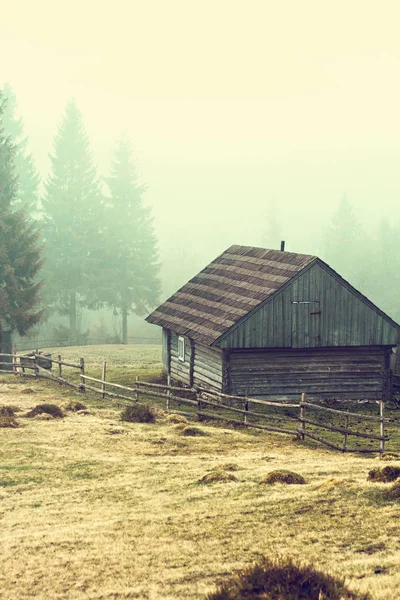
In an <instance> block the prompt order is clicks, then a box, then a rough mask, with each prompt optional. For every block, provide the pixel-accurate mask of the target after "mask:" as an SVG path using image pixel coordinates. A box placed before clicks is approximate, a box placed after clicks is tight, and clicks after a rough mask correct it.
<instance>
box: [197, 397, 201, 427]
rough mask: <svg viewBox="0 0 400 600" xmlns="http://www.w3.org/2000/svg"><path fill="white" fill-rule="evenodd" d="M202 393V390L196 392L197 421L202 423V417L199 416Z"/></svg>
mask: <svg viewBox="0 0 400 600" xmlns="http://www.w3.org/2000/svg"><path fill="white" fill-rule="evenodd" d="M200 395H201V392H200V390H197V391H196V399H197V419H198V420H199V421H201V415H200V414H199V413H200V411H201V400H200Z"/></svg>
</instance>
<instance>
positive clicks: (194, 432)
mask: <svg viewBox="0 0 400 600" xmlns="http://www.w3.org/2000/svg"><path fill="white" fill-rule="evenodd" d="M181 435H183V436H185V437H206V436H209V435H210V434H209V433H207V432H206V431H204V430H203V429H200V428H199V427H194V426H190V425H189V426H188V427H184V428H183V429H182V431H181Z"/></svg>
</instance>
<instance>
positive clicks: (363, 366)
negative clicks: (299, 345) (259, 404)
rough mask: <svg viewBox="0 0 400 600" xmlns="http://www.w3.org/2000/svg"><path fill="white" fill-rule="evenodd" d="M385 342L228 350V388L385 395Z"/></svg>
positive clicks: (271, 393)
mask: <svg viewBox="0 0 400 600" xmlns="http://www.w3.org/2000/svg"><path fill="white" fill-rule="evenodd" d="M390 354H391V348H388V347H382V346H381V347H377V346H375V347H374V346H372V347H352V348H349V347H347V348H318V349H280V350H254V349H253V350H236V351H235V350H232V351H231V353H230V365H229V383H228V387H229V393H232V394H234V395H246V394H247V395H249V396H255V397H261V398H265V399H290V398H291V397H293V396H299V395H300V394H302V393H303V392H305V393H306V394H307V397H309V398H337V399H360V400H363V399H377V400H380V399H386V398H387V396H388V394H389V393H390V391H391V390H390V386H391V377H390Z"/></svg>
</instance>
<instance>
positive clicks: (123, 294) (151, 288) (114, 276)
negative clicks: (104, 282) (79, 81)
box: [104, 139, 160, 344]
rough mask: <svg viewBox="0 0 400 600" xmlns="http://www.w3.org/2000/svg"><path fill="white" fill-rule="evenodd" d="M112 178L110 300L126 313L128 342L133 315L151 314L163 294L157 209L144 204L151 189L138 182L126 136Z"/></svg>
mask: <svg viewBox="0 0 400 600" xmlns="http://www.w3.org/2000/svg"><path fill="white" fill-rule="evenodd" d="M106 182H107V184H108V187H109V190H110V194H109V197H108V198H107V208H106V213H105V214H106V223H107V230H106V235H107V240H108V253H109V258H108V260H107V278H108V286H105V287H104V291H105V293H106V296H105V297H106V300H107V303H108V304H109V305H110V306H112V307H113V309H114V310H115V311H117V312H118V313H120V314H121V315H122V342H123V343H124V344H126V343H127V341H128V314H129V313H134V314H136V315H143V314H145V313H146V312H147V311H148V310H149V308H151V307H153V306H155V304H156V303H157V302H158V298H159V293H160V281H159V277H158V274H159V269H160V266H159V263H158V250H157V240H156V236H155V233H154V228H153V224H152V217H151V209H150V208H149V207H147V206H145V204H144V202H143V193H144V191H145V190H144V187H143V186H142V185H140V184H139V182H138V174H137V171H136V168H135V165H134V163H133V160H132V149H131V145H130V143H129V141H127V140H126V139H121V140H120V141H119V142H118V143H117V145H116V148H115V152H114V155H113V159H112V163H111V168H110V176H109V177H108V178H107V179H106ZM107 287H108V289H107Z"/></svg>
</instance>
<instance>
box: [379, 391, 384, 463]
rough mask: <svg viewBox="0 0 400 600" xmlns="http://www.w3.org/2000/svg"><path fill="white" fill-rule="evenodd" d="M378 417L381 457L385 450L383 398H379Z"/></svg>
mask: <svg viewBox="0 0 400 600" xmlns="http://www.w3.org/2000/svg"><path fill="white" fill-rule="evenodd" d="M379 412H380V417H381V421H380V433H381V442H380V449H379V451H380V453H381V457H382V456H383V453H384V452H385V440H384V437H385V421H384V413H385V403H384V401H383V400H381V405H380V411H379Z"/></svg>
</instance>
